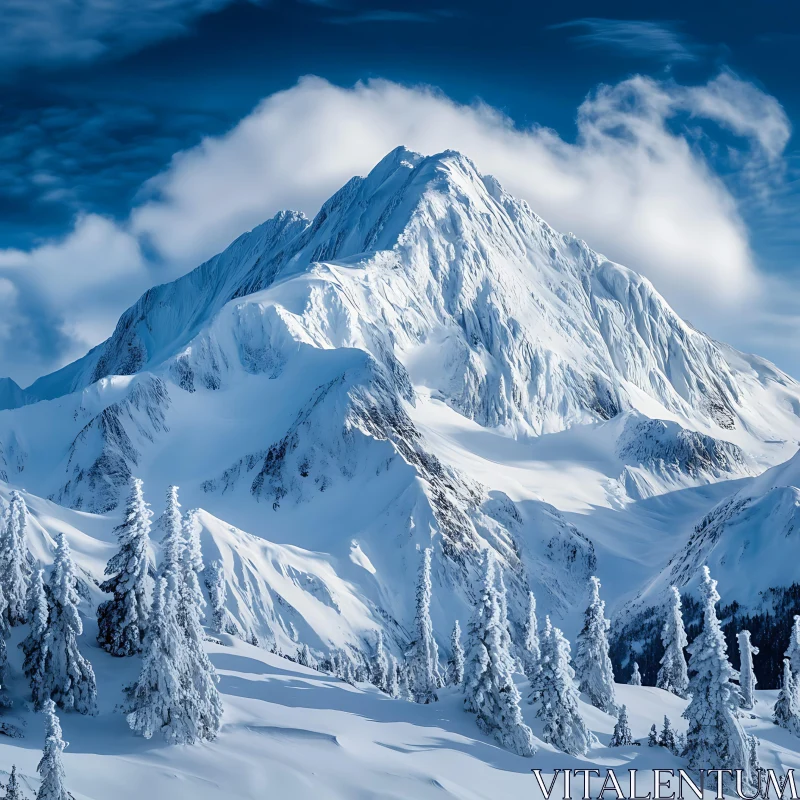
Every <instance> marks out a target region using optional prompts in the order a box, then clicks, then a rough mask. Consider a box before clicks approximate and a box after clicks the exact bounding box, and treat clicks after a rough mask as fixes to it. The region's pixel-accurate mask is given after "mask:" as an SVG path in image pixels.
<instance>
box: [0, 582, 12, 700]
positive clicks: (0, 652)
mask: <svg viewBox="0 0 800 800" xmlns="http://www.w3.org/2000/svg"><path fill="white" fill-rule="evenodd" d="M7 606H8V603H7V602H6V596H5V593H4V592H3V585H2V584H0V686H1V685H3V684H5V682H6V680H7V679H8V650H7V648H6V636H8V635H9V634H10V629H9V627H8V622H6V620H5V618H4V616H3V615H4V614H5V611H6V608H7ZM0 705H2V703H0Z"/></svg>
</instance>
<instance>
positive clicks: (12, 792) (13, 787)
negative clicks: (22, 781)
mask: <svg viewBox="0 0 800 800" xmlns="http://www.w3.org/2000/svg"><path fill="white" fill-rule="evenodd" d="M3 800H25V798H24V795H23V794H22V789H20V786H19V780H18V779H17V765H16V764H13V765H12V766H11V774H10V775H9V776H8V784H7V785H6V796H5V798H4V799H3Z"/></svg>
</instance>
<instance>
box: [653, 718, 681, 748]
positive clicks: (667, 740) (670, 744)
mask: <svg viewBox="0 0 800 800" xmlns="http://www.w3.org/2000/svg"><path fill="white" fill-rule="evenodd" d="M658 743H659V744H660V745H661V746H662V747H666V748H667V750H669V751H670V753H673V754H674V755H678V741H677V739H676V737H675V729H674V728H673V727H672V720H670V718H669V717H668V716H667V715H666V714H665V715H664V727H662V728H661V733H660V734H659V737H658Z"/></svg>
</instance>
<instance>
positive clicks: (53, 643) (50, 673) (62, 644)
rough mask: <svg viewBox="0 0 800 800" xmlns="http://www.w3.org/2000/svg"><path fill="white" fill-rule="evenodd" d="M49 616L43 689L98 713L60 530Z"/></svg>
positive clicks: (62, 703)
mask: <svg viewBox="0 0 800 800" xmlns="http://www.w3.org/2000/svg"><path fill="white" fill-rule="evenodd" d="M49 587H50V618H49V623H48V626H47V631H46V633H45V645H44V646H45V651H46V652H45V666H44V692H46V694H47V695H49V697H51V698H52V699H53V700H54V701H55V703H56V705H58V706H59V707H60V708H63V709H65V710H67V711H70V710H74V711H77V712H78V713H80V714H96V713H97V684H96V683H95V677H94V670H92V665H91V664H90V663H89V662H88V661H87V660H86V659H85V658H84V657H83V656H82V655H81V654H80V651H79V650H78V641H77V637H78V636H80V635H81V634H82V633H83V622H82V621H81V617H80V614H79V613H78V603H79V601H80V598H79V597H78V592H77V591H76V589H75V566H74V564H73V563H72V556H71V554H70V550H69V544H68V543H67V537H66V536H65V535H64V534H63V533H60V534H59V535H58V543H57V546H56V553H55V558H54V560H53V570H52V572H51V573H50V583H49Z"/></svg>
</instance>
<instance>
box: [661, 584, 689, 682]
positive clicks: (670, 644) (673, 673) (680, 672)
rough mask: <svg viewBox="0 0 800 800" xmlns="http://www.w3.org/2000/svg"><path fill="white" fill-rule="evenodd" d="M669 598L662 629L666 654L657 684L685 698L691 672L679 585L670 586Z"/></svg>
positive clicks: (662, 660) (662, 639)
mask: <svg viewBox="0 0 800 800" xmlns="http://www.w3.org/2000/svg"><path fill="white" fill-rule="evenodd" d="M669 599H670V602H669V608H668V609H667V618H666V620H665V622H664V627H663V628H662V630H661V641H662V643H663V645H664V655H663V656H662V658H661V669H659V671H658V677H657V678H656V686H657V687H658V688H659V689H665V690H666V691H668V692H672V694H674V695H677V696H678V697H684V698H685V697H686V696H687V692H688V689H689V673H688V671H687V668H686V656H685V655H684V652H683V649H684V648H685V647H686V645H687V644H688V640H687V639H686V631H685V630H684V628H683V614H682V612H681V595H680V592H679V591H678V589H677V587H675V586H670V596H669Z"/></svg>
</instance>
